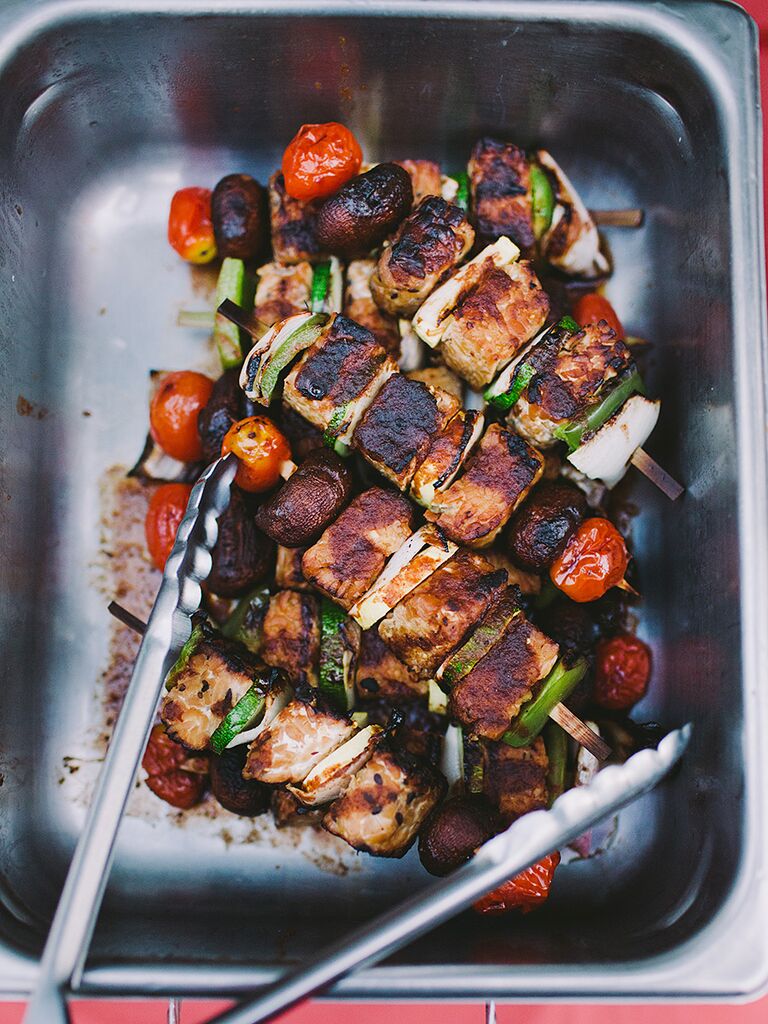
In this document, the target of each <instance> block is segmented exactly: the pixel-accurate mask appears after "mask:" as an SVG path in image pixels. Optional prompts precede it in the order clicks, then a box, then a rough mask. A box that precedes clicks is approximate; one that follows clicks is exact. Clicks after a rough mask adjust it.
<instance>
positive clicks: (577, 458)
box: [568, 395, 661, 488]
mask: <svg viewBox="0 0 768 1024" xmlns="http://www.w3.org/2000/svg"><path fill="white" fill-rule="evenodd" d="M660 410H661V402H658V401H655V402H654V401H651V400H650V399H649V398H645V397H643V396H642V395H632V396H631V397H630V398H628V399H627V400H626V402H625V403H624V405H623V406H622V407H621V409H619V411H618V412H617V413H615V414H614V415H613V416H612V417H611V419H609V420H608V422H607V423H604V424H603V425H602V427H600V429H599V430H598V431H597V432H596V433H595V434H593V435H592V437H590V438H589V439H588V440H587V441H585V442H584V443H583V444H582V445H581V446H580V447H578V448H577V449H576V451H575V452H571V454H570V455H569V456H568V461H569V462H570V463H571V465H572V466H574V467H575V468H576V469H578V470H579V472H580V473H583V474H584V475H585V476H587V477H589V478H590V480H602V481H603V483H604V484H605V486H606V487H609V488H610V487H614V486H615V485H616V484H617V483H618V482H619V480H621V478H622V477H623V476H624V474H625V473H626V471H627V468H628V466H629V461H630V459H631V458H632V456H633V455H634V453H635V451H636V450H637V449H638V448H640V447H641V446H642V445H643V444H645V441H646V439H647V438H648V436H649V435H650V434H651V432H652V430H653V428H654V427H655V426H656V422H657V420H658V418H659V412H660Z"/></svg>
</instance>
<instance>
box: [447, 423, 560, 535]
mask: <svg viewBox="0 0 768 1024" xmlns="http://www.w3.org/2000/svg"><path fill="white" fill-rule="evenodd" d="M543 469H544V459H543V457H542V456H541V454H540V453H539V452H537V451H536V449H535V448H532V447H531V446H530V445H529V444H527V443H526V442H525V441H524V440H523V439H522V438H521V437H518V436H517V435H516V434H514V433H513V432H512V431H511V430H507V429H506V428H505V427H503V426H501V424H499V423H492V424H491V426H490V427H488V429H487V430H486V432H485V435H484V436H483V439H482V440H481V441H480V444H479V445H478V446H477V448H476V449H475V450H474V452H473V454H472V455H471V456H470V457H469V459H468V460H467V463H466V467H465V470H464V473H463V475H462V476H461V477H459V479H458V480H456V482H455V483H453V484H451V486H450V487H448V488H447V489H446V490H444V491H442V492H441V494H440V500H439V508H438V509H437V510H434V511H431V512H428V513H427V519H430V520H432V521H433V522H435V523H437V525H438V526H439V527H440V528H441V529H442V530H443V531H444V532H445V534H446V535H447V536H448V537H450V539H451V540H453V541H455V542H456V543H457V544H468V545H470V546H474V547H486V546H487V545H490V544H492V543H493V541H494V540H495V539H496V537H497V536H498V534H499V533H500V532H501V530H502V529H503V527H504V526H506V524H507V522H508V521H509V518H510V516H511V515H512V513H513V512H514V511H515V509H516V508H517V506H518V505H519V504H520V503H521V502H522V501H524V500H525V498H526V496H527V495H528V493H529V491H530V490H531V488H532V487H533V486H534V484H535V483H536V482H537V481H538V479H539V477H540V476H541V474H542V472H543Z"/></svg>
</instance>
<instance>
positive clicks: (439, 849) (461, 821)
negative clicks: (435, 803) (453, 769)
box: [419, 796, 496, 877]
mask: <svg viewBox="0 0 768 1024" xmlns="http://www.w3.org/2000/svg"><path fill="white" fill-rule="evenodd" d="M495 824H496V822H495V820H494V814H493V809H492V808H491V806H490V804H489V803H488V801H487V800H485V798H484V797H482V796H455V797H451V798H450V799H448V800H446V801H445V803H443V804H441V805H440V806H439V807H438V808H437V810H436V811H434V812H433V814H432V815H431V816H430V817H429V818H428V819H427V822H426V824H425V825H424V828H423V829H422V830H421V832H420V833H419V859H420V860H421V863H422V864H423V866H424V867H425V868H426V870H427V871H428V872H429V873H430V875H437V876H438V877H441V876H443V875H448V874H450V873H451V871H454V870H455V869H456V868H458V867H461V865H462V864H466V862H467V861H468V860H470V859H471V858H472V856H473V855H474V854H475V852H476V851H477V849H478V848H479V847H480V846H482V845H483V843H485V842H487V841H488V840H489V839H490V838H491V836H492V835H494V833H495V832H496V828H495Z"/></svg>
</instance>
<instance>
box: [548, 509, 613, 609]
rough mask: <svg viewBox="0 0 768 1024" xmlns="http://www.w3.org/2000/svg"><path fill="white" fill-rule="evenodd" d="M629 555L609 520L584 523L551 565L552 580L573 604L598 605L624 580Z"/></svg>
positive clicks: (575, 531) (592, 520) (587, 520)
mask: <svg viewBox="0 0 768 1024" xmlns="http://www.w3.org/2000/svg"><path fill="white" fill-rule="evenodd" d="M627 565H629V552H628V551H627V546H626V544H625V543H624V538H623V537H622V536H621V534H620V533H619V531H618V530H617V529H616V527H615V526H614V525H613V523H612V522H610V520H608V519H597V518H595V519H585V520H584V522H583V523H582V524H581V525H580V526H578V527H577V528H576V530H574V532H573V533H572V534H571V536H570V537H569V538H568V543H567V544H566V545H565V548H564V549H563V552H562V554H561V555H559V556H558V557H557V558H556V559H555V560H554V562H553V563H552V565H551V567H550V570H549V576H550V579H551V580H552V582H553V583H554V584H555V586H556V587H559V588H560V590H562V592H563V593H564V594H566V595H567V596H568V597H570V599H571V600H572V601H579V602H583V601H596V600H597V599H598V598H599V597H602V596H603V594H605V593H607V592H608V591H609V590H610V589H611V587H615V586H616V584H617V583H620V582H621V580H622V579H623V578H624V573H625V572H626V571H627Z"/></svg>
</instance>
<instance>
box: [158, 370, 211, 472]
mask: <svg viewBox="0 0 768 1024" xmlns="http://www.w3.org/2000/svg"><path fill="white" fill-rule="evenodd" d="M212 391H213V381H212V380H211V379H210V377H206V376H205V374H202V373H195V372H194V370H174V371H173V372H172V373H167V374H166V375H165V377H163V380H162V382H161V384H160V387H159V388H158V389H157V391H156V392H155V394H154V397H153V398H152V402H151V404H150V407H149V429H150V432H151V434H152V437H153V438H154V439H155V442H156V444H159V445H160V447H161V448H162V449H163V451H164V452H166V453H167V454H168V455H170V456H171V458H174V459H178V460H179V461H180V462H199V461H200V460H201V459H202V457H203V445H202V443H201V441H200V435H199V433H198V430H197V419H198V416H199V415H200V413H201V411H202V410H203V409H204V408H205V406H206V405H207V403H208V399H209V398H210V397H211V392H212Z"/></svg>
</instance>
